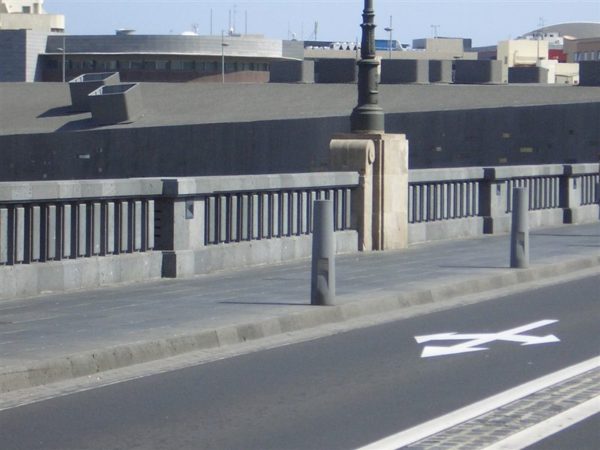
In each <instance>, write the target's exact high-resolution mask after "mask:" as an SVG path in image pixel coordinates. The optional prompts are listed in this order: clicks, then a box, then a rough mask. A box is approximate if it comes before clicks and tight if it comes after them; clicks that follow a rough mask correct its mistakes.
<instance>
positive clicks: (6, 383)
mask: <svg viewBox="0 0 600 450" xmlns="http://www.w3.org/2000/svg"><path fill="white" fill-rule="evenodd" d="M594 267H600V255H596V256H591V257H590V256H588V257H582V258H576V259H570V260H567V261H563V262H558V263H552V264H545V265H539V266H534V267H531V268H528V269H516V270H514V269H513V270H509V269H507V270H506V271H505V272H504V273H500V274H494V275H489V276H483V277H478V278H473V279H467V280H461V281H459V282H454V283H448V284H445V285H443V286H439V287H435V288H432V289H423V290H418V291H413V292H407V293H388V294H384V295H381V296H379V297H375V298H369V299H366V300H361V301H354V302H349V303H345V304H342V305H337V306H329V307H314V308H311V309H310V310H308V311H305V312H300V313H294V314H290V315H287V316H282V317H278V318H271V319H266V320H262V321H258V322H252V323H242V324H237V325H230V326H225V327H221V328H215V329H210V330H203V331H200V332H198V333H194V334H190V335H184V336H175V337H170V338H166V339H159V340H153V341H144V342H134V343H131V344H125V345H119V346H114V347H109V348H104V349H96V350H91V351H86V352H82V353H77V354H73V355H69V356H65V357H60V358H54V359H51V360H46V361H40V362H35V363H34V364H32V365H31V366H28V367H25V366H13V367H7V368H6V370H3V371H2V372H1V373H0V392H2V393H6V392H11V391H16V390H19V389H27V388H32V387H36V386H42V385H46V384H50V383H55V382H58V381H64V380H68V379H73V378H78V377H83V376H88V375H93V374H96V373H99V372H104V371H108V370H113V369H119V368H123V367H127V366H132V365H134V364H140V363H145V362H150V361H155V360H159V359H163V358H168V357H172V356H176V355H180V354H182V353H186V352H191V351H196V350H206V349H213V348H218V347H222V346H226V345H231V344H239V343H243V342H246V341H251V340H256V339H261V338H264V337H268V336H274V335H278V334H282V333H289V332H293V331H299V330H303V329H308V328H313V327H318V326H319V325H324V324H330V323H336V322H342V321H346V320H351V319H355V318H359V317H363V316H368V315H373V314H381V313H385V312H389V311H394V310H397V309H401V308H406V307H409V306H415V305H423V304H427V303H434V302H443V301H444V300H449V299H452V298H456V297H460V296H464V295H469V294H478V293H484V292H487V291H492V290H495V289H499V288H503V287H508V286H513V285H518V284H522V283H528V282H533V281H538V280H544V279H548V278H552V277H556V276H559V275H566V274H569V273H574V272H578V271H581V270H586V269H590V268H594Z"/></svg>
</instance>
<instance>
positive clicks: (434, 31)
mask: <svg viewBox="0 0 600 450" xmlns="http://www.w3.org/2000/svg"><path fill="white" fill-rule="evenodd" d="M439 28H440V25H431V29H432V30H433V37H434V39H437V37H438V29H439Z"/></svg>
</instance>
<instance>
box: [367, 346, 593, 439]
mask: <svg viewBox="0 0 600 450" xmlns="http://www.w3.org/2000/svg"><path fill="white" fill-rule="evenodd" d="M599 367H600V356H596V357H594V358H591V359H588V360H587V361H584V362H582V363H579V364H575V365H573V366H570V367H567V368H565V369H562V370H559V371H557V372H554V373H551V374H549V375H545V376H543V377H540V378H538V379H536V380H533V381H530V382H527V383H525V384H522V385H520V386H517V387H515V388H512V389H509V390H507V391H504V392H502V393H500V394H496V395H494V396H492V397H488V398H486V399H484V400H481V401H479V402H476V403H473V404H471V405H468V406H465V407H464V408H461V409H458V410H456V411H453V412H451V413H448V414H445V415H443V416H441V417H438V418H436V419H433V420H430V421H428V422H425V423H422V424H421V425H417V426H416V427H413V428H410V429H408V430H405V431H401V432H400V433H396V434H393V435H391V436H388V437H386V438H384V439H381V440H379V441H377V442H374V443H372V444H369V445H367V446H365V447H361V448H360V449H358V450H397V449H399V448H402V447H404V446H406V445H409V444H413V443H415V442H417V441H420V440H422V439H425V438H426V437H429V436H432V435H434V434H437V433H439V432H441V431H444V430H447V429H448V428H452V427H454V426H456V425H458V424H460V423H463V422H467V421H469V420H471V419H474V418H475V417H478V416H481V415H482V414H486V413H488V412H490V411H493V410H495V409H498V408H500V407H502V406H505V405H508V404H509V403H512V402H514V401H517V400H520V399H521V398H524V397H527V396H528V395H531V394H533V393H535V392H538V391H541V390H542V389H546V388H548V387H550V386H553V385H555V384H558V383H560V382H562V381H565V380H568V379H569V378H573V377H575V376H577V375H581V374H582V373H585V372H588V371H590V370H593V369H597V368H599Z"/></svg>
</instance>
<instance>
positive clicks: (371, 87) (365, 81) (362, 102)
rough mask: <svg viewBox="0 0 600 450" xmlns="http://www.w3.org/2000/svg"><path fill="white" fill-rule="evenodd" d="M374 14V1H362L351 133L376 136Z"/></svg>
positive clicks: (380, 125) (380, 123)
mask: <svg viewBox="0 0 600 450" xmlns="http://www.w3.org/2000/svg"><path fill="white" fill-rule="evenodd" d="M375 27H376V25H375V11H374V10H373V0H365V8H364V10H363V23H362V24H361V28H362V42H361V50H360V56H361V59H360V61H358V63H357V64H358V105H357V106H356V107H355V108H354V110H353V111H352V115H351V116H350V129H351V130H352V132H353V133H377V132H383V130H384V115H383V110H382V109H381V107H380V106H379V90H378V89H379V88H378V82H377V69H378V67H379V62H378V61H377V59H376V56H377V54H376V51H375Z"/></svg>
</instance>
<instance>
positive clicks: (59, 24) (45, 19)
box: [0, 0, 65, 33]
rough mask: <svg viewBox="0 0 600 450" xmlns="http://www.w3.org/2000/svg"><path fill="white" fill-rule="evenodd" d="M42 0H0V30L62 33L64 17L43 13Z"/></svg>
mask: <svg viewBox="0 0 600 450" xmlns="http://www.w3.org/2000/svg"><path fill="white" fill-rule="evenodd" d="M43 5H44V0H0V30H31V31H36V32H41V33H64V31H65V16H63V15H60V14H48V13H46V12H45V11H44V7H43Z"/></svg>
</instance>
